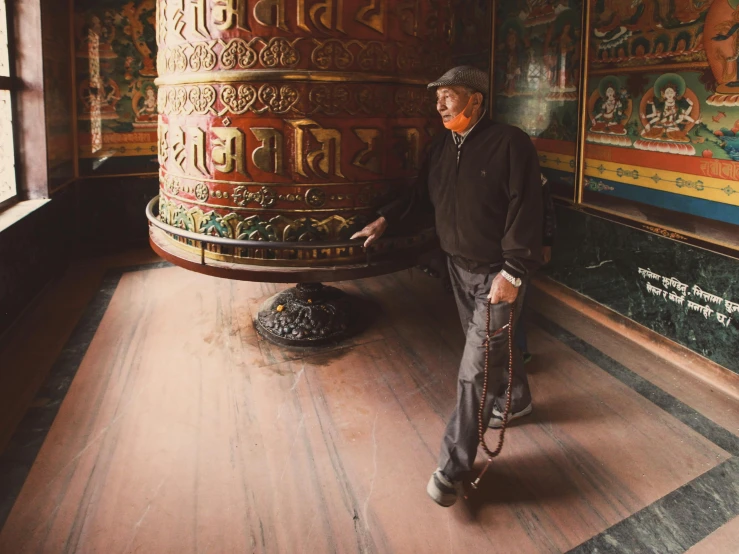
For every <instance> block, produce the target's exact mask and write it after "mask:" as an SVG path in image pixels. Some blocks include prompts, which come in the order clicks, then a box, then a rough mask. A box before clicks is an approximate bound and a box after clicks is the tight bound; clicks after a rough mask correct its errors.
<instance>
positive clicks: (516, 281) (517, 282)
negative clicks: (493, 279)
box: [500, 269, 521, 288]
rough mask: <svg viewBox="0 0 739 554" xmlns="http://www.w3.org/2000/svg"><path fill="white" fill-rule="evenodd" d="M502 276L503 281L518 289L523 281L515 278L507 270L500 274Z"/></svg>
mask: <svg viewBox="0 0 739 554" xmlns="http://www.w3.org/2000/svg"><path fill="white" fill-rule="evenodd" d="M500 274H501V275H502V276H503V279H505V280H506V281H508V282H509V283H510V284H511V285H513V286H514V287H516V288H518V287H520V286H521V279H519V278H518V277H514V276H513V275H511V274H510V273H508V272H507V271H506V270H505V269H504V270H502V271H501V272H500Z"/></svg>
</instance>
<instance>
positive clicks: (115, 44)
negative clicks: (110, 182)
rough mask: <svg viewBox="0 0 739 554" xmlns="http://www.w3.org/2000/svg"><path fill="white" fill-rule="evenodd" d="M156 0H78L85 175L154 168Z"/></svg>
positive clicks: (79, 104)
mask: <svg viewBox="0 0 739 554" xmlns="http://www.w3.org/2000/svg"><path fill="white" fill-rule="evenodd" d="M156 7H157V3H156V0H76V2H75V24H74V29H75V59H76V102H77V113H78V122H77V126H78V139H79V160H80V161H79V163H80V173H81V175H83V176H85V175H105V174H108V175H110V174H114V175H120V174H139V173H155V172H156V171H157V170H158V161H157V115H158V112H157V87H156V85H155V84H154V79H156V77H157V72H156V54H157V41H156Z"/></svg>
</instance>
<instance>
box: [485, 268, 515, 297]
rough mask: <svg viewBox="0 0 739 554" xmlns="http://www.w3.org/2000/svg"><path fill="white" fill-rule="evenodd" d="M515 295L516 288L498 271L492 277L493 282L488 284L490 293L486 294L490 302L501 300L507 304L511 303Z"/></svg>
mask: <svg viewBox="0 0 739 554" xmlns="http://www.w3.org/2000/svg"><path fill="white" fill-rule="evenodd" d="M517 297H518V288H516V287H514V286H513V285H512V284H511V283H509V282H508V281H506V279H505V278H504V277H503V276H502V275H501V274H500V273H498V274H497V275H496V276H495V278H494V279H493V284H492V285H491V286H490V294H488V299H489V300H490V303H491V304H500V303H501V302H507V303H508V304H513V303H514V302H515V301H516V298H517Z"/></svg>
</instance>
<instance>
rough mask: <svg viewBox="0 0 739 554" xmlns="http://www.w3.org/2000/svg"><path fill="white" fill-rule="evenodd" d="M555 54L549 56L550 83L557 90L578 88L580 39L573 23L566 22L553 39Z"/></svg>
mask: <svg viewBox="0 0 739 554" xmlns="http://www.w3.org/2000/svg"><path fill="white" fill-rule="evenodd" d="M553 47H554V48H553V50H554V52H553V55H551V56H548V58H549V61H548V65H549V79H550V84H551V86H552V87H553V88H554V89H555V90H561V91H562V90H577V89H576V86H575V66H576V65H577V64H576V57H577V48H578V41H577V35H576V32H575V29H574V28H573V26H572V23H570V22H565V23H564V24H563V25H562V31H561V32H560V34H559V36H558V37H557V38H555V39H554V41H553Z"/></svg>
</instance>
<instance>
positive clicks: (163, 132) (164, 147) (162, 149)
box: [159, 121, 169, 165]
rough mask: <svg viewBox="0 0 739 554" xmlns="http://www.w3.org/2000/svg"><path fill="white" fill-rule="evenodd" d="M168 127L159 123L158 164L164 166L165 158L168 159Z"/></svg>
mask: <svg viewBox="0 0 739 554" xmlns="http://www.w3.org/2000/svg"><path fill="white" fill-rule="evenodd" d="M168 134H169V125H167V124H166V123H163V122H162V121H160V122H159V164H160V165H165V164H166V163H167V158H168V157H169V143H168V142H167V141H168V139H169V137H168V136H167V135H168Z"/></svg>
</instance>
